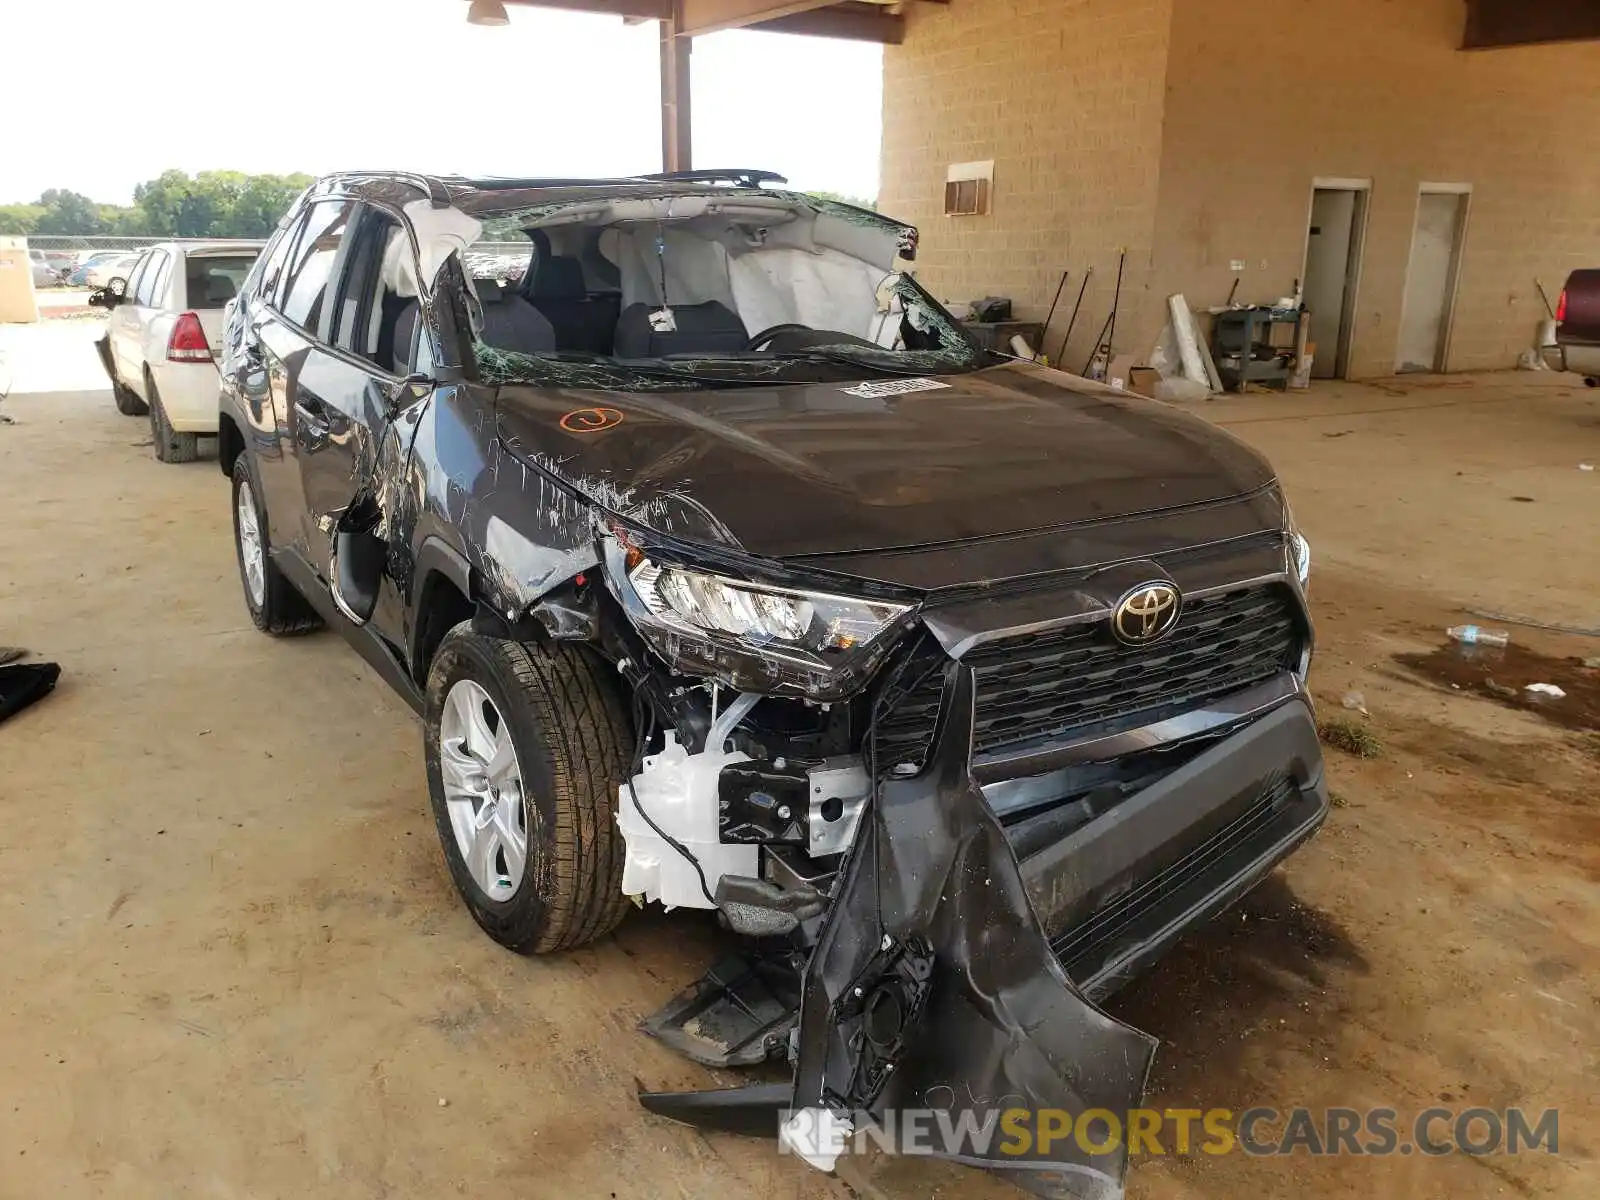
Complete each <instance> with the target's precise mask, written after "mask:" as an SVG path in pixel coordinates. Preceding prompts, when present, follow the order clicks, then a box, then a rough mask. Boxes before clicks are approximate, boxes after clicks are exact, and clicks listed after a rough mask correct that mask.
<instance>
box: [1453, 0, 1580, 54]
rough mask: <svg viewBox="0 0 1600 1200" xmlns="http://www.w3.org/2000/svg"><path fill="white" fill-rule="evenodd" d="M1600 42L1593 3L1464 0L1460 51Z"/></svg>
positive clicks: (1570, 0)
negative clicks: (1464, 19) (1464, 13)
mask: <svg viewBox="0 0 1600 1200" xmlns="http://www.w3.org/2000/svg"><path fill="white" fill-rule="evenodd" d="M1595 40H1600V3H1597V0H1467V27H1466V32H1465V33H1464V34H1463V36H1462V39H1461V48H1462V49H1463V50H1492V49H1496V48H1498V47H1501V46H1531V45H1535V44H1538V43H1541V42H1586V41H1595Z"/></svg>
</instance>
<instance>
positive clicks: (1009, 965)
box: [794, 663, 1156, 1200]
mask: <svg viewBox="0 0 1600 1200" xmlns="http://www.w3.org/2000/svg"><path fill="white" fill-rule="evenodd" d="M974 697H975V687H974V681H973V673H972V671H971V669H970V668H967V667H963V666H960V665H959V664H954V663H953V664H951V666H950V668H949V669H948V670H947V672H946V675H945V689H944V703H943V704H942V705H941V717H940V723H939V728H938V731H937V732H936V734H935V736H934V740H933V745H932V751H931V753H930V754H929V756H928V762H927V766H926V767H925V768H924V770H923V772H922V773H921V774H920V775H918V776H916V777H915V778H912V779H904V780H889V781H886V782H884V783H883V784H881V785H880V787H879V791H878V798H877V802H876V803H875V804H873V805H872V806H871V808H870V809H869V813H868V816H867V818H866V819H864V820H863V822H862V826H861V830H860V832H859V833H858V834H857V841H856V845H855V848H854V850H853V851H852V852H851V854H850V857H849V861H848V863H847V864H846V866H845V869H844V877H843V879H842V881H841V883H840V886H839V889H838V891H837V893H836V895H835V898H834V906H833V909H832V911H831V912H830V913H829V916H828V923H827V925H826V927H825V928H824V930H823V933H822V936H821V938H820V939H819V941H818V943H817V947H816V950H815V951H814V952H813V954H812V956H811V959H810V961H809V963H808V964H807V966H806V972H805V979H804V988H803V993H802V999H801V1005H800V1024H799V1044H798V1061H797V1064H796V1071H795V1100H794V1103H795V1107H796V1108H802V1109H805V1108H822V1109H831V1110H834V1111H839V1110H844V1111H860V1110H866V1111H868V1112H871V1113H878V1112H882V1111H883V1110H885V1109H937V1110H941V1111H944V1112H947V1113H949V1114H950V1117H951V1119H953V1120H954V1121H956V1122H958V1123H959V1122H961V1121H962V1120H963V1118H964V1114H966V1115H967V1119H970V1120H972V1121H975V1122H977V1123H979V1124H981V1123H982V1122H983V1121H984V1120H985V1119H992V1118H993V1116H994V1110H995V1109H997V1108H1007V1109H1010V1108H1020V1109H1028V1110H1031V1111H1035V1112H1037V1111H1040V1110H1057V1111H1065V1112H1069V1113H1071V1114H1073V1116H1074V1118H1076V1117H1077V1116H1079V1115H1081V1114H1082V1113H1084V1112H1085V1111H1087V1110H1089V1109H1106V1110H1109V1111H1110V1112H1113V1113H1126V1112H1127V1111H1128V1110H1129V1109H1130V1108H1133V1107H1135V1106H1136V1105H1137V1104H1138V1103H1139V1101H1140V1099H1141V1097H1142V1096H1143V1094H1144V1087H1145V1081H1146V1077H1147V1075H1148V1073H1149V1069H1150V1063H1151V1060H1152V1059H1153V1057H1154V1055H1155V1048H1156V1042H1155V1039H1154V1038H1152V1037H1150V1036H1149V1035H1148V1034H1144V1033H1141V1032H1139V1031H1138V1030H1136V1029H1133V1028H1131V1027H1130V1026H1127V1025H1124V1024H1123V1023H1122V1022H1120V1021H1118V1020H1116V1019H1115V1018H1113V1017H1110V1016H1108V1015H1106V1014H1105V1013H1103V1012H1101V1011H1100V1010H1099V1009H1097V1008H1095V1007H1094V1006H1093V1005H1092V1004H1090V1003H1089V1002H1088V1001H1087V1000H1085V999H1084V997H1083V996H1082V995H1081V994H1080V993H1079V991H1078V990H1077V989H1076V988H1075V987H1074V986H1073V984H1072V982H1071V981H1070V980H1069V979H1068V978H1067V975H1066V973H1065V971H1063V969H1062V967H1061V964H1060V962H1059V960H1058V959H1057V957H1056V955H1055V953H1054V952H1053V951H1052V949H1051V947H1050V943H1049V942H1048V941H1047V940H1046V937H1045V932H1044V930H1043V928H1041V926H1040V924H1039V921H1038V918H1037V917H1035V915H1034V910H1033V906H1032V905H1031V904H1030V903H1029V900H1028V894H1027V890H1026V888H1025V886H1024V883H1023V878H1022V875H1021V873H1020V871H1019V870H1018V864H1017V859H1016V855H1015V853H1014V852H1013V850H1012V848H1011V843H1010V842H1009V841H1008V840H1007V838H1006V835H1005V831H1004V829H1003V828H1002V827H1001V825H1000V822H999V820H998V819H997V818H996V817H995V815H994V813H993V811H992V810H991V809H990V808H989V805H988V803H987V802H986V801H985V800H984V798H983V793H982V792H981V791H980V790H979V788H978V785H977V783H976V782H975V781H974V779H973V778H972V773H971V766H970V761H971V753H972V732H973V704H974ZM890 946H906V947H911V946H916V947H920V948H922V949H924V950H926V951H927V952H929V953H931V960H932V965H931V975H930V976H929V977H928V979H929V982H930V983H931V986H930V987H929V988H928V989H927V991H926V993H925V1003H922V1002H921V1001H922V999H923V997H922V996H921V995H920V994H919V996H918V1003H915V1004H912V1003H906V1002H903V1001H897V1002H896V1009H897V1010H898V1011H904V1012H906V1013H908V1014H909V1019H908V1020H907V1021H906V1022H905V1023H904V1026H903V1027H902V1028H900V1029H898V1030H888V1029H885V1028H883V1027H882V1024H881V1023H878V1024H876V1025H875V1024H874V1023H873V1022H871V1021H859V1020H855V1019H851V1018H850V1017H848V1016H847V1015H845V1014H848V1013H850V1012H853V1011H856V1007H859V1006H854V1007H853V1006H852V1003H851V995H852V994H854V995H856V996H860V995H861V991H860V990H858V989H860V988H861V986H862V984H863V982H864V981H865V980H868V979H871V978H873V971H874V965H875V963H877V962H880V961H881V959H882V955H883V953H884V952H885V951H886V950H887V949H888V948H889V947H890ZM889 986H898V987H899V995H900V996H904V995H906V994H907V991H908V989H907V988H906V987H905V986H904V984H903V983H898V984H897V983H896V981H894V980H891V981H890V983H889ZM873 988H874V984H872V983H867V984H866V988H865V990H866V993H867V994H866V998H865V1007H866V1009H867V1011H868V1012H869V1013H872V1012H874V1011H876V1012H878V1013H881V1012H883V1011H884V1008H885V1006H884V1005H875V1004H874V1003H873V1001H874V996H873ZM891 1034H892V1035H893V1036H890V1035H891ZM902 1048H903V1050H904V1053H899V1051H900V1049H902ZM886 1051H887V1052H886ZM885 1061H887V1062H888V1063H889V1067H888V1069H887V1070H885V1069H884V1067H883V1064H884V1062H885ZM1002 1098H1003V1099H1002ZM1030 1149H1031V1152H1030V1150H1019V1151H1018V1152H1017V1153H1015V1154H1012V1153H1008V1152H1006V1151H1005V1150H1004V1149H1003V1148H1000V1147H993V1148H986V1149H984V1150H983V1151H981V1152H980V1151H979V1149H978V1148H977V1147H976V1146H971V1147H966V1148H965V1149H964V1150H963V1151H960V1152H952V1153H949V1154H947V1155H946V1157H949V1158H952V1159H954V1160H955V1161H959V1162H965V1163H968V1164H970V1165H974V1166H983V1167H987V1168H989V1169H991V1170H995V1171H997V1172H999V1173H1002V1174H1004V1175H1006V1176H1007V1177H1008V1178H1010V1179H1011V1181H1012V1182H1014V1183H1015V1184H1016V1185H1017V1186H1019V1187H1021V1188H1023V1189H1025V1190H1027V1191H1029V1192H1032V1193H1033V1194H1035V1195H1039V1196H1049V1197H1095V1198H1096V1200H1099V1198H1104V1197H1115V1196H1120V1195H1121V1194H1122V1188H1123V1177H1124V1174H1125V1172H1126V1169H1127V1155H1126V1150H1125V1149H1123V1148H1116V1149H1114V1150H1112V1151H1111V1152H1109V1153H1105V1154H1089V1153H1087V1152H1085V1151H1084V1150H1083V1149H1082V1148H1081V1147H1080V1146H1079V1145H1078V1144H1077V1143H1076V1142H1067V1141H1058V1142H1056V1143H1054V1144H1053V1145H1049V1146H1048V1147H1047V1152H1045V1153H1040V1152H1038V1151H1037V1146H1036V1145H1035V1147H1033V1148H1030Z"/></svg>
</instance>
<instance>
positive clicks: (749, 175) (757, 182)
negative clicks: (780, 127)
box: [639, 167, 789, 188]
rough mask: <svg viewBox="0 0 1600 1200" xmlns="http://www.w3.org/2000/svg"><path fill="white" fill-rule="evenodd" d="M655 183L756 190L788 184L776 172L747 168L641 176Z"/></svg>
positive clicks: (785, 178)
mask: <svg viewBox="0 0 1600 1200" xmlns="http://www.w3.org/2000/svg"><path fill="white" fill-rule="evenodd" d="M639 178H640V179H648V180H650V181H652V182H657V183H731V184H733V185H734V187H742V188H758V187H761V186H762V185H764V184H768V183H788V182H789V180H788V179H787V177H785V176H783V175H779V174H778V173H777V172H776V171H759V170H752V169H750V168H748V167H724V168H721V169H718V170H711V171H662V172H660V173H659V174H656V175H641V176H639Z"/></svg>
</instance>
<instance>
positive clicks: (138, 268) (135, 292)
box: [122, 250, 153, 300]
mask: <svg viewBox="0 0 1600 1200" xmlns="http://www.w3.org/2000/svg"><path fill="white" fill-rule="evenodd" d="M152 257H153V255H152V253H151V251H149V250H146V251H145V252H144V253H143V254H141V255H140V256H139V261H138V262H136V263H134V264H133V270H131V271H129V272H128V286H127V287H126V288H124V289H123V292H122V294H123V295H124V296H126V297H128V299H130V300H137V299H138V298H139V285H140V284H142V283H143V282H144V270H145V267H147V266H148V265H149V263H150V259H151V258H152Z"/></svg>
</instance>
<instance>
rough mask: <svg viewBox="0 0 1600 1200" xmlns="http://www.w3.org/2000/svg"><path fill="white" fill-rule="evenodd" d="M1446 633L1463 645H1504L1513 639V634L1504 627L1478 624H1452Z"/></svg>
mask: <svg viewBox="0 0 1600 1200" xmlns="http://www.w3.org/2000/svg"><path fill="white" fill-rule="evenodd" d="M1444 633H1445V636H1446V637H1447V638H1449V639H1450V640H1451V641H1455V642H1460V643H1461V644H1462V645H1463V646H1504V645H1507V644H1509V643H1510V641H1511V635H1510V634H1509V633H1506V632H1505V631H1504V630H1503V629H1480V628H1479V627H1478V626H1476V625H1452V626H1451V627H1450V628H1449V629H1446V630H1445V631H1444Z"/></svg>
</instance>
